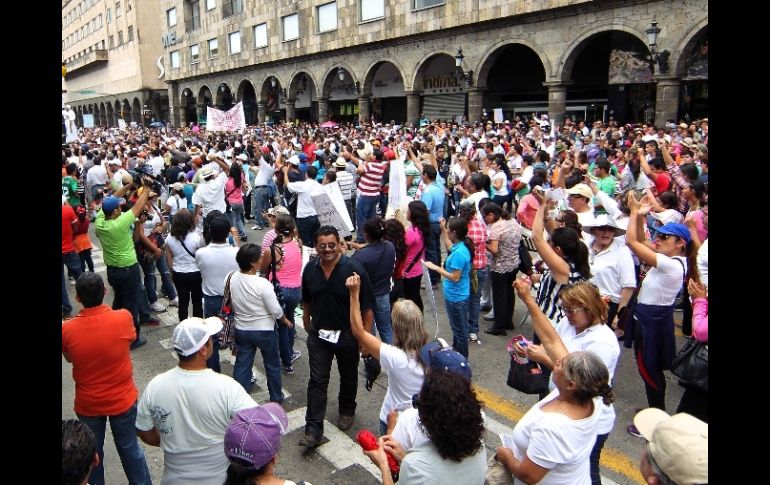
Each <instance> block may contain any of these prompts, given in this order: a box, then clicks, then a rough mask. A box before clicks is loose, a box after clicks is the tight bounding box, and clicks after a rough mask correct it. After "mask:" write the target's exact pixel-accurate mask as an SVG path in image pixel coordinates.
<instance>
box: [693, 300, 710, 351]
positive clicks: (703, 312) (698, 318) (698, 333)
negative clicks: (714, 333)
mask: <svg viewBox="0 0 770 485" xmlns="http://www.w3.org/2000/svg"><path fill="white" fill-rule="evenodd" d="M692 323H693V325H692V335H693V337H695V340H697V341H698V342H708V341H709V301H708V300H707V299H706V298H695V299H694V300H693V302H692Z"/></svg>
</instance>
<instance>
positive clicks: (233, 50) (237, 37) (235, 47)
mask: <svg viewBox="0 0 770 485" xmlns="http://www.w3.org/2000/svg"><path fill="white" fill-rule="evenodd" d="M228 37H229V40H230V42H229V44H230V54H238V53H240V52H241V33H240V32H233V33H231V34H230V35H229V36H228Z"/></svg>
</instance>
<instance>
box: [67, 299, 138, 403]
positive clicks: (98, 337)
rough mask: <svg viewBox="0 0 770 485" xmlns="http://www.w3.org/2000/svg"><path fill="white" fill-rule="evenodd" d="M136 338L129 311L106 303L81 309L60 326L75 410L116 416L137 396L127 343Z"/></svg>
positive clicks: (129, 343) (128, 344)
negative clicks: (71, 383)
mask: <svg viewBox="0 0 770 485" xmlns="http://www.w3.org/2000/svg"><path fill="white" fill-rule="evenodd" d="M135 339H136V330H135V329H134V320H133V318H132V317H131V313H130V312H129V311H128V310H124V309H121V310H112V309H111V308H110V307H109V306H107V305H99V306H96V307H93V308H84V309H83V310H81V311H80V313H79V314H78V315H77V316H75V318H73V319H71V320H68V321H66V322H64V323H63V324H62V327H61V351H62V353H66V354H67V356H68V358H69V360H70V361H71V362H72V378H73V379H75V412H76V413H77V414H80V415H83V416H116V415H118V414H122V413H124V412H126V411H127V410H128V409H129V408H130V407H131V406H132V405H133V404H134V403H135V402H136V399H137V396H138V391H137V389H136V384H135V383H134V375H133V366H132V364H131V353H130V352H131V351H130V350H129V346H130V345H131V342H133V341H134V340H135Z"/></svg>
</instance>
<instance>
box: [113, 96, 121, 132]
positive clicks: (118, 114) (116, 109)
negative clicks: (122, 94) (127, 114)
mask: <svg viewBox="0 0 770 485" xmlns="http://www.w3.org/2000/svg"><path fill="white" fill-rule="evenodd" d="M113 106H114V110H113V111H114V114H115V124H113V125H112V126H120V124H119V123H118V120H119V119H121V118H123V114H122V113H121V109H120V101H119V100H117V99H116V100H115V102H114V103H113Z"/></svg>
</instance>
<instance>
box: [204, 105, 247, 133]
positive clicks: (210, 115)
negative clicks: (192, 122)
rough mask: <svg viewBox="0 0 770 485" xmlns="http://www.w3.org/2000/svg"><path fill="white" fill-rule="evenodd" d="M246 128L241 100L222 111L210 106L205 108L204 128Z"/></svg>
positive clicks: (221, 129) (214, 129)
mask: <svg viewBox="0 0 770 485" xmlns="http://www.w3.org/2000/svg"><path fill="white" fill-rule="evenodd" d="M244 128H246V118H245V116H244V114H243V102H241V101H239V102H238V104H236V105H235V106H233V107H232V108H230V109H229V110H228V111H222V110H218V109H215V108H212V107H211V106H208V107H207V108H206V129H207V130H208V131H237V130H242V129H244Z"/></svg>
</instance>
